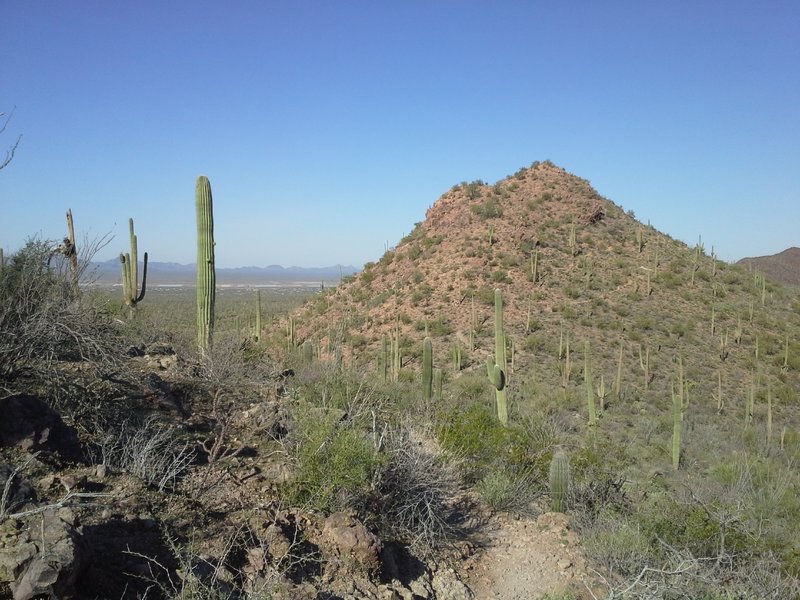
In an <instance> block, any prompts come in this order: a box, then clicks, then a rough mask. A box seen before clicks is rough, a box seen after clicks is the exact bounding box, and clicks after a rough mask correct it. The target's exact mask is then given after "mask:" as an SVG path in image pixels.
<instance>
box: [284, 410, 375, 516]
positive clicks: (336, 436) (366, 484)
mask: <svg viewBox="0 0 800 600" xmlns="http://www.w3.org/2000/svg"><path fill="white" fill-rule="evenodd" d="M294 420H295V423H294V425H293V427H292V429H291V431H290V434H289V436H288V439H287V449H288V452H289V455H290V457H291V459H292V462H293V464H294V474H293V477H292V478H291V480H290V481H289V482H287V483H286V484H284V485H283V487H282V489H281V493H282V495H283V497H284V499H285V500H286V502H287V503H288V504H289V505H291V506H305V507H308V508H313V509H316V510H319V511H322V512H324V513H330V512H334V511H337V510H344V509H347V508H361V507H362V506H363V505H364V504H365V503H366V499H367V498H368V497H369V495H370V491H371V484H372V480H373V475H374V473H375V471H376V469H377V468H378V466H379V465H380V464H381V462H382V460H383V457H382V456H381V455H380V454H379V453H378V452H377V451H376V448H375V447H374V445H373V443H372V441H371V440H370V439H369V437H368V436H367V435H366V433H365V431H364V429H363V428H362V425H363V423H360V422H359V421H360V420H361V419H359V418H348V416H346V415H343V414H342V411H341V410H337V409H326V408H316V407H303V408H300V409H298V410H296V411H295V414H294Z"/></svg>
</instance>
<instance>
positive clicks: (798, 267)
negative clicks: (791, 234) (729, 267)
mask: <svg viewBox="0 0 800 600" xmlns="http://www.w3.org/2000/svg"><path fill="white" fill-rule="evenodd" d="M737 264H742V265H752V266H753V267H755V268H756V269H758V270H759V271H761V272H763V273H764V274H765V275H766V276H767V277H769V278H770V279H773V280H775V281H780V282H781V283H785V284H787V285H800V248H797V247H792V248H787V249H786V250H784V251H783V252H779V253H778V254H772V255H770V256H755V257H749V258H743V259H742V260H740V261H739V262H738V263H737Z"/></svg>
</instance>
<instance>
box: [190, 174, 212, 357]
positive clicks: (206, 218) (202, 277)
mask: <svg viewBox="0 0 800 600" xmlns="http://www.w3.org/2000/svg"><path fill="white" fill-rule="evenodd" d="M195 205H196V209H197V345H198V347H199V348H200V352H202V353H203V354H205V353H207V352H208V350H209V349H210V348H211V342H212V339H213V336H214V301H215V298H216V287H217V285H216V284H217V281H216V278H217V274H216V269H215V268H214V210H213V204H212V199H211V183H209V181H208V178H207V177H206V176H205V175H201V176H200V177H198V178H197V188H196V191H195Z"/></svg>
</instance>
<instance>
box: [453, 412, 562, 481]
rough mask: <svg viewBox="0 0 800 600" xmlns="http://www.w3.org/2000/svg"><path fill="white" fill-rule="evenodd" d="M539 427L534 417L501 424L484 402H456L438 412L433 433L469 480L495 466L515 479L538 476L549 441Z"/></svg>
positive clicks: (545, 460) (547, 457) (547, 456)
mask: <svg viewBox="0 0 800 600" xmlns="http://www.w3.org/2000/svg"><path fill="white" fill-rule="evenodd" d="M543 431H544V427H538V426H537V424H536V422H535V420H534V419H521V420H519V422H518V423H515V424H513V425H512V426H510V427H503V426H502V425H501V424H500V421H499V420H498V419H497V415H496V414H494V411H493V410H492V409H491V408H489V406H488V405H487V404H484V403H473V404H471V405H470V406H468V407H467V408H466V409H465V408H464V407H463V404H460V405H459V406H456V407H453V408H452V409H451V410H449V411H448V412H446V413H445V414H444V415H441V416H440V425H439V428H438V431H437V436H438V439H439V442H440V443H441V444H442V447H443V448H444V449H445V450H447V451H448V452H449V453H451V454H452V455H453V456H456V457H458V459H459V461H460V462H461V466H462V469H463V472H464V477H465V479H466V480H467V481H469V482H477V481H479V480H481V479H483V478H484V477H486V475H487V474H488V473H489V472H490V471H496V470H498V469H502V470H506V471H507V473H508V475H509V476H512V477H514V478H517V479H531V478H538V479H539V480H541V477H542V475H543V473H544V472H545V471H546V469H547V465H548V464H549V460H550V446H551V444H550V442H551V441H552V439H551V438H549V437H548V436H546V435H542V433H543ZM495 483H496V484H497V485H499V482H495ZM487 485H488V484H487Z"/></svg>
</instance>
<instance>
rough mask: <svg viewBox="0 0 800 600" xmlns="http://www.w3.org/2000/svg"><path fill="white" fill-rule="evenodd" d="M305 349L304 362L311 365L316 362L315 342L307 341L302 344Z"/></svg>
mask: <svg viewBox="0 0 800 600" xmlns="http://www.w3.org/2000/svg"><path fill="white" fill-rule="evenodd" d="M302 348H303V362H304V363H305V364H307V365H310V364H311V363H313V362H314V342H312V341H311V340H306V341H304V342H303V344H302Z"/></svg>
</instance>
